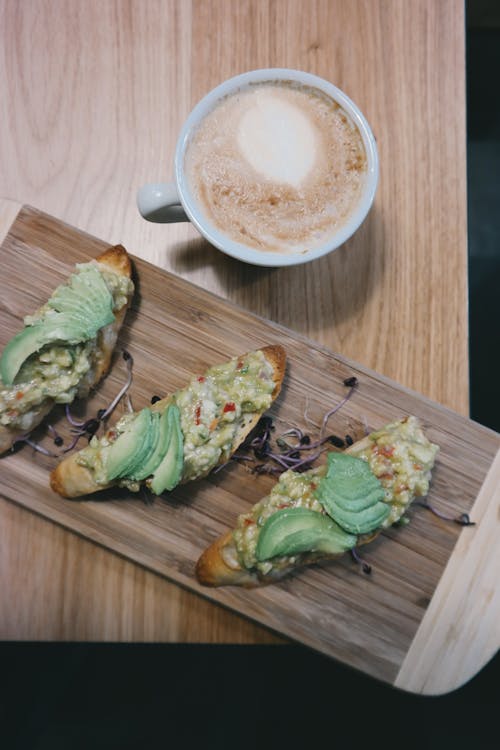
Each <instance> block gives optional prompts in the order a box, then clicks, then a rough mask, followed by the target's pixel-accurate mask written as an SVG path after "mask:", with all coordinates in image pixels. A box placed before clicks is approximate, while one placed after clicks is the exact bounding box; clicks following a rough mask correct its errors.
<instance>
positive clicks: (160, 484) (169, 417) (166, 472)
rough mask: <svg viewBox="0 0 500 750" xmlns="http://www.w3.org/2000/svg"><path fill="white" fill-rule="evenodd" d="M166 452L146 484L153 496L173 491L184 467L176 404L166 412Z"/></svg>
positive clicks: (179, 418)
mask: <svg viewBox="0 0 500 750" xmlns="http://www.w3.org/2000/svg"><path fill="white" fill-rule="evenodd" d="M165 413H166V432H167V450H166V453H165V455H164V456H163V458H162V460H161V462H160V463H159V465H158V466H157V468H156V469H155V471H154V472H153V477H152V479H151V480H150V481H149V482H148V483H147V484H148V487H149V488H150V490H151V491H152V492H154V493H155V495H161V493H162V492H164V491H165V490H169V491H170V490H173V489H174V487H176V486H177V485H178V484H179V482H180V481H181V478H182V467H183V465H184V436H183V434H182V430H181V415H180V411H179V407H178V406H176V404H170V406H168V407H167V409H166V411H165V412H164V414H165Z"/></svg>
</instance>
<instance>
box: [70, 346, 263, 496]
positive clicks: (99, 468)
mask: <svg viewBox="0 0 500 750" xmlns="http://www.w3.org/2000/svg"><path fill="white" fill-rule="evenodd" d="M274 389H275V381H274V368H273V365H272V364H271V363H270V362H269V361H268V360H267V359H266V356H265V354H264V353H263V352H262V351H260V350H259V351H255V352H250V353H248V354H245V355H244V356H242V357H234V358H233V359H231V360H230V361H229V362H226V363H224V364H221V365H216V366H214V367H211V368H210V369H209V370H207V371H206V372H205V374H204V375H202V376H198V377H194V378H193V379H192V380H191V382H190V384H189V385H188V386H187V387H186V388H183V389H182V390H179V391H177V392H176V393H175V394H174V395H173V396H171V397H170V398H169V399H165V400H160V401H158V402H156V403H155V404H154V405H153V406H152V407H150V408H148V409H147V411H151V412H152V413H153V414H154V413H156V412H160V413H162V414H163V413H164V412H165V410H167V409H169V408H170V405H171V404H172V403H173V402H174V403H175V413H176V414H177V415H178V416H177V418H176V419H177V421H176V424H175V425H172V428H171V430H170V432H171V433H172V434H173V436H174V438H173V439H174V442H173V443H172V445H171V447H170V453H168V455H169V458H168V461H167V463H165V464H164V466H163V468H161V467H160V466H158V469H157V470H156V473H154V475H153V479H152V480H150V481H147V482H146V484H147V485H148V486H149V487H150V489H151V490H152V491H153V492H155V493H156V494H160V493H161V492H162V491H163V490H164V489H167V490H168V489H173V487H174V486H175V484H178V482H179V481H182V482H185V481H188V480H192V479H196V478H198V477H201V476H204V475H206V474H207V473H208V472H209V471H210V470H211V469H213V468H214V467H215V466H216V465H217V464H219V463H221V462H223V461H225V460H227V458H228V457H229V456H230V454H231V453H232V451H233V450H234V448H235V446H236V445H237V444H238V439H239V434H240V432H241V431H242V429H243V428H244V427H245V425H246V424H247V420H249V421H250V419H252V418H253V417H254V415H255V414H256V413H260V412H262V411H264V410H265V409H267V408H268V407H269V406H270V405H271V403H272V400H273V399H272V397H273V391H274ZM134 420H135V416H134V415H126V416H125V417H122V419H121V420H120V421H119V422H118V423H117V424H116V425H115V426H114V427H113V429H112V430H110V431H109V432H108V433H107V434H106V435H105V436H104V437H102V438H100V439H98V438H97V437H94V438H92V440H91V442H90V445H89V446H88V447H87V448H84V449H83V450H82V451H81V452H80V453H79V454H78V456H77V458H76V461H77V463H79V464H80V465H81V466H85V467H86V468H88V469H91V470H92V473H93V476H94V480H95V482H96V483H97V484H100V485H106V484H107V483H108V482H109V481H110V480H113V479H117V480H118V484H120V485H123V486H126V487H128V489H129V490H130V491H132V492H137V491H139V489H140V483H139V482H140V481H142V480H144V479H145V478H146V477H145V476H144V472H143V471H140V469H141V466H140V463H141V462H139V463H138V464H137V466H136V465H134V472H129V471H124V472H121V473H119V474H115V475H114V476H110V475H109V473H108V470H107V461H108V459H107V456H108V453H109V447H110V446H112V445H113V444H114V443H115V441H116V443H118V442H120V441H121V442H123V441H124V440H125V442H127V440H128V438H127V437H126V435H125V433H128V432H129V431H130V429H131V426H132V423H133V421H134ZM148 434H149V433H148ZM153 437H154V436H153ZM139 439H143V438H139ZM148 439H149V438H148ZM153 448H154V446H153V447H152V449H151V450H153ZM166 450H167V449H166ZM120 455H121V453H120ZM148 455H149V454H148ZM148 455H146V456H145V458H144V460H145V461H146V462H147V461H148ZM169 467H173V468H172V471H173V472H174V474H179V477H178V478H177V480H176V481H175V483H173V482H172V479H171V477H170V471H171V469H170V468H169ZM160 468H161V471H160ZM164 471H165V472H167V473H166V474H165V478H163V477H164ZM158 472H160V475H161V476H160V475H158ZM151 473H152V474H153V472H151Z"/></svg>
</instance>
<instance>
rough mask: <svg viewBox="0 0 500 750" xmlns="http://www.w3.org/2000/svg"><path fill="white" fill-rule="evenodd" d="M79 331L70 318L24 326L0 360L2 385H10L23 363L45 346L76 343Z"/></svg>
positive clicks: (7, 346) (78, 339) (59, 317)
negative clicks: (57, 342)
mask: <svg viewBox="0 0 500 750" xmlns="http://www.w3.org/2000/svg"><path fill="white" fill-rule="evenodd" d="M80 340H81V338H80V329H79V327H78V324H76V325H75V323H74V322H73V321H72V319H71V318H66V317H64V316H57V317H56V316H54V318H53V319H51V320H50V322H49V321H47V322H43V323H35V325H32V326H26V328H23V330H22V331H20V332H19V333H18V334H16V335H15V336H14V337H13V338H11V339H10V341H9V342H8V343H7V345H6V346H5V349H4V350H3V352H2V356H1V358H0V377H1V378H2V382H3V383H4V385H12V384H13V382H14V380H15V378H16V375H17V373H18V372H19V370H20V369H21V366H22V365H23V363H24V362H25V361H26V360H27V359H28V357H30V356H31V355H32V354H34V353H35V352H37V351H39V350H40V349H42V348H43V347H44V346H45V345H46V344H50V343H52V342H55V341H65V342H67V343H78V341H80Z"/></svg>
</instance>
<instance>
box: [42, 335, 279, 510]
mask: <svg viewBox="0 0 500 750" xmlns="http://www.w3.org/2000/svg"><path fill="white" fill-rule="evenodd" d="M259 351H261V352H263V354H264V356H265V357H266V359H267V361H268V362H269V363H270V364H271V365H272V367H273V381H274V390H273V392H272V399H273V401H274V400H275V399H276V398H277V396H278V394H279V392H280V390H281V386H282V383H283V378H284V376H285V368H286V353H285V350H284V348H283V347H282V346H280V345H279V344H274V345H273V344H270V345H268V346H264V347H262V348H261V349H260V350H259ZM171 400H172V394H169V395H168V396H165V398H163V399H161V401H157V402H156V403H155V404H154V405H153V406H152V407H151V408H152V410H153V411H163V410H164V409H165V408H166V406H167V405H168V404H169V403H170V402H171ZM261 416H262V415H261V413H260V412H258V413H255V414H253V415H252V417H251V418H250V419H245V420H244V422H243V423H242V425H241V427H240V429H239V430H238V432H237V435H236V438H235V440H234V442H233V445H232V447H231V454H232V453H234V451H236V450H237V448H238V447H239V446H240V445H241V444H242V442H243V441H244V440H245V438H246V437H247V435H248V434H249V433H250V432H251V431H252V429H253V428H254V427H255V425H256V424H257V422H258V421H259V419H260V417H261ZM229 457H230V456H228V455H227V454H224V455H223V456H221V458H220V460H219V462H218V464H216V465H215V466H210V467H208V468H207V470H206V472H205V473H204V474H201V475H199V477H197V478H202V477H203V476H206V475H207V474H209V473H210V472H211V471H212V470H213V469H214V468H216V466H218V465H221V464H223V463H225V462H226V461H227V460H228V458H229ZM187 481H190V480H187ZM113 484H115V483H113V482H112V483H110V484H106V485H104V484H98V483H97V482H96V481H95V480H94V478H93V475H92V472H91V471H90V470H89V469H87V468H85V467H83V466H81V465H80V464H79V463H78V453H73V454H71V455H70V456H68V457H67V458H65V459H64V460H63V461H61V463H60V464H58V466H56V468H55V469H54V470H53V471H52V473H51V475H50V486H51V487H52V489H53V490H54V491H55V492H57V493H58V494H59V495H62V496H63V497H67V498H76V497H82V496H83V495H89V494H92V493H94V492H100V491H101V490H105V489H107V488H109V487H111V486H113Z"/></svg>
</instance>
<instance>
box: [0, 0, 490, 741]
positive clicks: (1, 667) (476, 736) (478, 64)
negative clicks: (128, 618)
mask: <svg viewBox="0 0 500 750" xmlns="http://www.w3.org/2000/svg"><path fill="white" fill-rule="evenodd" d="M401 1H404V2H410V1H411V2H416V1H417V0H401ZM436 2H439V0H436ZM499 74H500V0H485V1H484V0H471V1H470V2H469V3H467V133H468V143H467V156H468V168H467V171H468V196H469V199H468V202H469V209H468V226H469V319H470V383H471V393H470V398H471V417H472V418H473V419H475V420H476V421H478V422H480V423H481V424H484V425H486V426H488V427H491V428H493V429H495V430H497V431H500V399H499V398H498V393H497V387H498V386H497V383H498V371H499V367H498V365H499V358H500V346H499V344H500V337H499V335H498V331H499V317H498V302H499V300H498V296H499V294H500V93H499V86H498V79H499ZM499 679H500V658H499V657H498V655H497V657H496V658H495V659H493V661H491V662H490V663H489V664H488V665H487V666H486V667H485V668H484V669H483V670H482V671H481V672H480V673H479V675H477V676H476V677H475V678H474V679H473V680H471V681H470V682H469V683H468V684H467V685H465V686H464V687H462V688H460V689H458V690H456V691H454V692H453V693H451V694H449V695H446V696H440V697H418V696H412V695H408V694H406V693H401V692H399V691H396V690H394V689H391V688H389V687H387V686H385V685H382V684H380V683H378V682H377V681H375V680H372V679H370V678H368V677H365V676H363V675H361V674H359V673H357V672H354V671H353V670H350V669H348V668H346V667H343V666H342V665H339V664H337V663H335V662H333V661H331V660H329V659H327V658H325V657H323V656H320V655H318V654H316V653H313V652H311V651H309V650H308V649H306V648H302V647H300V646H294V645H290V646H202V645H199V646H191V645H161V646H160V645H123V644H116V645H104V644H21V643H19V644H12V643H2V644H0V685H1V687H0V743H1V744H2V746H3V747H4V748H6V750H25V749H26V750H63V749H64V750H66V749H69V748H71V749H72V750H73V749H74V748H89V749H90V748H92V750H100V748H106V750H114V749H115V748H116V749H117V750H128V749H129V748H130V749H132V748H134V749H135V748H141V749H143V748H144V749H145V748H156V747H157V746H159V747H172V748H186V747H187V748H191V747H203V746H204V747H205V748H212V747H217V748H226V747H227V748H234V750H240V749H243V748H268V747H272V746H276V747H279V748H282V747H302V746H303V747H306V748H309V747H314V746H315V745H316V746H322V745H325V746H330V747H334V748H337V749H338V748H340V747H342V749H343V750H344V748H346V746H347V747H348V748H349V750H350V749H351V748H358V747H364V746H366V747H370V746H373V745H375V746H378V745H379V744H380V746H383V747H384V748H387V747H398V748H399V747H401V748H402V749H404V750H410V749H413V748H419V749H424V750H434V748H436V750H437V749H438V748H439V750H447V748H453V749H454V750H455V749H460V748H473V750H483V749H484V750H486V749H489V748H497V747H498V746H499V738H498V735H499V732H498V730H497V729H496V728H497V726H498V716H497V714H498V710H499V708H500V700H499V698H500V690H499V687H498V684H499ZM495 730H496V731H495Z"/></svg>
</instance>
